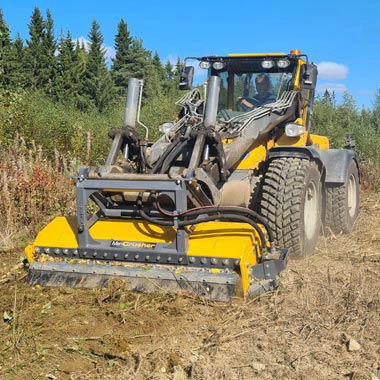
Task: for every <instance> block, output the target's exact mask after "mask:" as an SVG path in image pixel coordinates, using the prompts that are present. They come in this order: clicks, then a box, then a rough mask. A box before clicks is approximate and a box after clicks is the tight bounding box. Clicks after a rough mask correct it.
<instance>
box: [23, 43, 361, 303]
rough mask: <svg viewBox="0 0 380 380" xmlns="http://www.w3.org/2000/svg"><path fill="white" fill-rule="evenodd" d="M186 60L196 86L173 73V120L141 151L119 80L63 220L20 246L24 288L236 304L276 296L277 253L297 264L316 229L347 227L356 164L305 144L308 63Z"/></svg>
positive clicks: (313, 72)
mask: <svg viewBox="0 0 380 380" xmlns="http://www.w3.org/2000/svg"><path fill="white" fill-rule="evenodd" d="M191 60H195V61H199V66H200V68H201V69H204V70H206V71H207V73H208V74H207V79H206V80H205V85H204V86H203V88H202V86H198V87H192V81H193V76H194V66H186V65H185V67H184V70H183V72H182V75H181V81H180V84H179V85H180V88H181V89H183V90H184V91H186V92H184V95H183V97H182V98H181V99H180V100H178V102H177V103H176V104H177V105H178V106H179V107H180V111H179V114H178V117H177V119H176V120H174V121H172V122H166V123H163V124H162V125H160V126H159V130H160V131H161V133H162V136H161V137H160V138H159V139H158V140H156V141H155V142H149V140H148V138H147V134H148V128H147V127H146V126H145V125H143V124H142V123H141V122H140V118H139V114H140V107H141V94H142V87H143V81H142V80H139V79H136V78H131V79H130V80H129V82H128V95H127V102H126V112H125V118H124V123H123V126H122V127H120V128H113V129H111V130H110V132H109V135H110V137H111V138H112V144H110V145H111V146H110V150H109V153H108V156H107V158H106V160H105V162H104V165H102V166H99V167H84V168H81V169H80V170H79V172H78V173H77V174H76V176H75V178H74V180H73V182H75V187H76V199H77V214H76V215H73V216H62V217H57V218H55V219H54V220H53V221H52V222H51V223H50V224H48V225H47V226H46V227H45V228H43V229H42V230H41V231H40V233H39V234H38V236H37V238H36V239H35V241H34V242H33V244H31V245H29V246H28V247H26V249H25V253H26V257H27V260H28V262H29V275H28V282H29V283H30V284H32V285H36V284H39V285H45V286H70V287H91V288H92V287H106V286H107V284H108V282H109V281H110V280H111V279H114V278H118V279H120V278H121V279H123V280H125V284H126V286H127V287H128V288H130V289H133V290H136V291H163V290H168V291H185V292H191V293H193V294H195V295H197V296H198V295H199V296H201V297H205V298H206V299H211V300H217V301H229V300H231V298H232V297H233V296H235V295H239V296H243V297H244V298H248V297H251V296H255V295H258V294H262V293H264V292H266V291H268V290H272V289H274V288H275V287H276V286H278V284H279V279H280V273H281V271H283V270H284V269H285V268H286V262H287V258H288V257H289V256H303V255H308V254H311V253H312V252H313V250H314V248H315V246H316V244H317V240H318V236H319V234H320V230H321V228H322V225H323V224H324V225H325V227H327V228H329V229H331V230H332V231H334V232H335V233H340V232H343V233H349V232H350V231H351V230H352V228H353V226H354V224H355V221H356V219H357V216H358V211H359V182H360V176H359V169H358V160H357V156H356V154H355V153H354V152H353V151H352V150H349V149H329V141H328V139H327V138H326V137H323V136H318V135H314V134H312V133H311V121H312V110H313V100H314V93H315V87H316V82H317V66H316V65H314V64H313V63H309V60H308V57H307V56H306V55H305V54H301V52H300V51H299V50H292V51H291V52H290V53H289V54H285V53H264V54H231V55H228V56H207V57H197V58H194V57H191ZM188 61H189V60H188V59H186V60H185V62H188ZM137 126H140V127H142V128H140V127H139V128H138V129H137V128H136V127H137ZM144 128H145V130H146V132H144V135H143V136H142V135H141V134H140V133H139V132H138V130H140V131H144Z"/></svg>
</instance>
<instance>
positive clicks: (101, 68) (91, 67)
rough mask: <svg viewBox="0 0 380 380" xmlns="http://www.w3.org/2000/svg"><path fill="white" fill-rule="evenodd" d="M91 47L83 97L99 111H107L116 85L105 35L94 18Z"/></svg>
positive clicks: (90, 38) (88, 105) (90, 36)
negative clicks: (113, 80)
mask: <svg viewBox="0 0 380 380" xmlns="http://www.w3.org/2000/svg"><path fill="white" fill-rule="evenodd" d="M88 37H89V40H90V48H89V52H88V56H87V64H86V71H85V73H84V86H83V89H82V95H83V96H84V97H83V99H84V100H85V101H86V102H87V107H91V106H94V107H95V108H96V109H97V110H98V111H100V112H102V111H105V110H106V109H107V108H108V107H109V106H110V104H111V102H112V100H113V97H114V86H113V83H112V79H111V76H110V73H109V72H108V69H107V65H106V58H105V50H104V48H103V42H104V39H103V35H102V33H101V31H100V26H99V24H98V23H97V22H96V20H94V21H93V22H92V26H91V30H90V33H89V35H88Z"/></svg>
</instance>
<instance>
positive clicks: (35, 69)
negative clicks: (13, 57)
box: [25, 7, 45, 90]
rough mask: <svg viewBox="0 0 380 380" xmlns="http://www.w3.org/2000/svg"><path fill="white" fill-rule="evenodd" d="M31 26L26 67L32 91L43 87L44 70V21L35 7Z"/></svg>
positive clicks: (27, 42)
mask: <svg viewBox="0 0 380 380" xmlns="http://www.w3.org/2000/svg"><path fill="white" fill-rule="evenodd" d="M28 26H29V36H30V39H29V40H27V41H26V44H27V49H26V57H25V58H26V60H25V66H26V71H27V74H28V77H29V83H28V86H29V87H30V88H31V89H32V90H36V89H39V88H41V87H42V81H41V77H42V74H41V72H42V70H43V62H44V57H43V54H44V49H43V46H42V45H43V41H44V28H45V25H44V20H43V18H42V15H41V11H40V10H39V9H38V8H37V7H35V8H34V10H33V13H32V16H31V21H30V24H29V25H28Z"/></svg>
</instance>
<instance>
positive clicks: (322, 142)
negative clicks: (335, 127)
mask: <svg viewBox="0 0 380 380" xmlns="http://www.w3.org/2000/svg"><path fill="white" fill-rule="evenodd" d="M310 139H311V141H312V142H313V144H315V145H317V146H318V148H319V149H329V148H330V143H329V139H328V138H327V137H326V136H318V135H310Z"/></svg>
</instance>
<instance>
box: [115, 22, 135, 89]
mask: <svg viewBox="0 0 380 380" xmlns="http://www.w3.org/2000/svg"><path fill="white" fill-rule="evenodd" d="M131 42H132V37H131V36H130V33H129V31H128V26H127V24H126V22H125V21H124V20H123V19H121V20H120V22H119V24H118V26H117V35H116V36H115V50H116V54H115V58H113V59H112V67H111V76H112V79H113V81H114V84H115V86H116V89H117V92H118V93H119V94H120V95H122V96H125V94H126V89H127V84H128V79H129V78H128V74H127V62H128V54H129V48H130V45H131Z"/></svg>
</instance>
